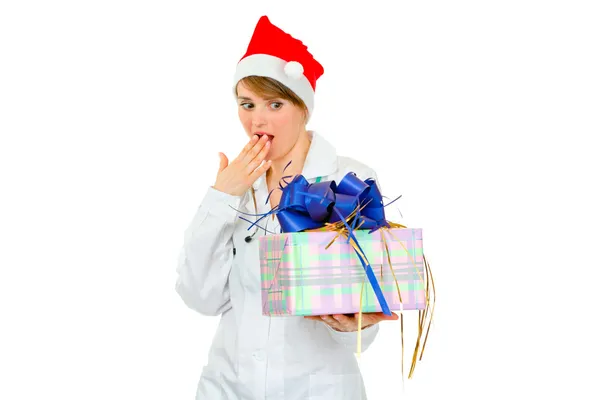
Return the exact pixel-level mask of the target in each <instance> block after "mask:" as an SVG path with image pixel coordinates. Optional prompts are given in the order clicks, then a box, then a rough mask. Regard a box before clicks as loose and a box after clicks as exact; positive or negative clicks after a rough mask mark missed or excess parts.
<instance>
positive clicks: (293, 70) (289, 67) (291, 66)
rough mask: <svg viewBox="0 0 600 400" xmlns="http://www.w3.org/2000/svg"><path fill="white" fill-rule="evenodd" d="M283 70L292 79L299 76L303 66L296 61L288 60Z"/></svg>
mask: <svg viewBox="0 0 600 400" xmlns="http://www.w3.org/2000/svg"><path fill="white" fill-rule="evenodd" d="M283 70H284V71H285V74H286V75H287V76H289V77H290V78H293V79H298V78H300V77H301V76H302V74H303V73H304V67H303V66H302V64H300V63H299V62H298V61H290V62H288V63H287V64H285V68H284V69H283Z"/></svg>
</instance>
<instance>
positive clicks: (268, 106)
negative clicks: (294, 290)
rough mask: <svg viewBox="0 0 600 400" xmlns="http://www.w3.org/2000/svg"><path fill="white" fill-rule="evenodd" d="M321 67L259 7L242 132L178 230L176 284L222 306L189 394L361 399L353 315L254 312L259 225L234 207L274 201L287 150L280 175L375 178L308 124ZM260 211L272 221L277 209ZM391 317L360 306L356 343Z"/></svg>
mask: <svg viewBox="0 0 600 400" xmlns="http://www.w3.org/2000/svg"><path fill="white" fill-rule="evenodd" d="M322 74H323V67H322V66H321V65H320V64H319V63H318V62H317V61H316V60H315V59H314V58H313V57H312V55H311V54H310V53H309V52H308V51H307V48H306V46H304V45H303V44H302V42H300V41H299V40H297V39H294V38H293V37H292V36H290V35H288V34H286V33H285V32H283V31H282V30H281V29H279V28H278V27H276V26H274V25H273V24H271V22H270V21H269V19H268V18H267V17H266V16H263V17H261V18H260V20H259V21H258V24H257V25H256V28H255V31H254V34H253V36H252V39H251V41H250V44H249V46H248V50H247V52H246V54H245V55H244V56H243V57H242V59H241V60H240V61H239V63H238V65H237V68H236V73H235V77H234V93H235V98H236V101H237V106H238V110H239V119H240V122H241V124H242V126H243V128H244V131H245V132H246V134H247V136H248V139H249V140H248V143H247V144H246V146H245V147H244V148H243V149H242V150H241V151H240V153H239V154H237V156H236V157H235V158H233V159H232V160H229V159H228V158H227V157H226V156H225V155H224V154H222V153H220V154H219V156H220V158H221V161H220V166H219V169H218V173H217V177H216V180H215V183H214V185H213V186H211V187H209V188H207V192H206V195H205V197H204V199H203V200H202V202H201V204H200V206H199V208H198V210H197V212H196V214H195V216H194V218H193V219H192V221H191V223H190V225H189V227H188V229H187V230H186V232H185V239H184V245H183V248H182V251H181V256H180V261H179V265H178V268H177V271H178V278H177V284H176V290H177V292H178V293H179V295H180V296H181V298H182V299H183V301H184V302H185V304H187V306H188V307H190V308H192V309H193V310H196V311H197V312H199V313H201V314H203V315H211V316H220V323H219V326H218V329H217V332H216V334H215V336H214V340H213V342H212V346H211V349H210V352H209V360H208V364H207V365H206V366H204V368H203V371H202V375H201V377H200V382H199V384H198V389H197V394H196V399H207V400H220V399H239V400H242V399H244V400H255V399H256V400H257V399H270V400H275V399H278V400H294V399H327V400H337V399H339V400H342V399H344V400H358V399H366V398H367V397H366V394H365V388H364V384H363V380H362V376H361V374H360V370H359V368H358V365H357V362H356V358H355V356H354V350H355V349H356V339H357V329H358V324H357V315H325V316H319V317H269V316H264V315H262V307H261V292H260V287H261V284H260V268H259V258H258V236H260V235H263V234H265V232H264V231H263V230H260V229H254V230H253V231H250V232H248V226H249V224H248V222H246V221H244V220H242V219H240V218H239V216H240V212H243V213H252V214H258V213H265V212H267V211H269V210H270V209H271V208H272V207H275V206H276V205H277V204H278V203H279V199H280V195H281V192H280V191H279V190H278V189H277V188H278V187H279V182H280V180H281V178H282V177H283V176H284V168H285V167H286V165H288V163H289V162H290V161H292V163H291V164H290V165H289V167H288V169H287V170H286V171H285V175H292V176H293V175H297V174H302V175H303V176H304V177H305V178H306V179H307V180H308V182H309V183H313V182H316V181H320V180H335V181H336V182H339V181H340V180H341V179H342V178H343V177H344V175H346V174H347V173H348V172H355V173H356V174H357V176H358V177H359V178H361V179H363V180H365V179H367V178H373V179H376V174H375V171H373V170H372V169H371V168H369V167H368V166H366V165H364V164H362V163H360V162H359V161H356V160H354V159H352V158H349V157H343V156H340V155H338V154H337V153H336V150H335V148H334V147H333V146H332V145H331V144H330V143H329V142H328V141H327V140H326V139H325V138H324V137H323V136H321V135H320V134H318V133H317V132H314V131H309V130H306V124H307V122H308V121H309V119H310V116H311V113H312V110H313V106H314V101H313V99H314V91H315V88H316V81H317V79H318V78H319V77H320V76H321V75H322ZM271 191H272V195H271V197H270V204H265V202H266V200H267V197H268V195H269V193H270V192H271ZM236 210H238V211H236ZM261 222H264V223H263V224H261V225H263V226H264V225H265V224H266V225H267V229H268V230H269V231H270V232H279V223H278V221H277V218H268V221H266V222H265V220H263V221H261ZM266 234H269V232H267V233H266ZM397 318H398V317H397V315H396V314H392V316H386V315H384V314H383V313H370V314H364V315H363V330H362V332H361V336H362V349H363V350H366V349H367V348H368V347H369V345H370V344H371V343H372V342H373V340H374V339H375V337H376V335H377V332H378V329H379V327H378V323H379V322H380V321H382V320H386V319H397Z"/></svg>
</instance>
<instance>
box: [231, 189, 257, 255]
mask: <svg viewBox="0 0 600 400" xmlns="http://www.w3.org/2000/svg"><path fill="white" fill-rule="evenodd" d="M251 189H252V200H254V212H255V213H256V212H258V208H257V206H256V196H255V194H254V188H251ZM255 218H258V217H255ZM257 220H258V219H257ZM257 232H258V225H254V232H253V233H252V234H251V235H248V236H246V238H245V239H244V241H245V242H246V243H250V242H252V240H253V239H254V236H255V235H256V233H257ZM235 254H236V249H235V247H234V248H233V255H234V256H235Z"/></svg>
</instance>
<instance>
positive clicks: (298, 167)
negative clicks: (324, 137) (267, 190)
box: [267, 130, 310, 184]
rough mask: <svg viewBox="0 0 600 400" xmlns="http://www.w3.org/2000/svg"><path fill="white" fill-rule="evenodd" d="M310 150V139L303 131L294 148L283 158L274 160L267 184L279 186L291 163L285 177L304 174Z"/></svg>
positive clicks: (268, 172)
mask: <svg viewBox="0 0 600 400" xmlns="http://www.w3.org/2000/svg"><path fill="white" fill-rule="evenodd" d="M309 148H310V137H309V135H308V132H306V130H303V131H302V132H301V133H300V136H299V137H298V141H297V142H296V144H295V145H294V147H292V149H291V150H290V151H289V152H288V153H287V154H286V155H285V156H283V157H280V158H278V159H276V160H273V161H272V163H271V168H269V170H268V171H267V182H268V183H274V184H277V182H279V180H280V179H281V178H282V177H283V176H284V172H283V170H284V169H285V166H286V165H288V163H289V162H290V161H292V163H291V164H290V166H289V167H288V168H287V169H286V170H285V176H288V175H291V176H294V175H298V174H301V173H302V169H303V168H304V161H305V160H306V156H307V154H308V150H309Z"/></svg>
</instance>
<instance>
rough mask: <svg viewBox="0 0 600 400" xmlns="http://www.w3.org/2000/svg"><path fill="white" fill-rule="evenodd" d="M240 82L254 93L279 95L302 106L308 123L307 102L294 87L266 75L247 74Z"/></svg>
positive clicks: (267, 95) (236, 92) (271, 95)
mask: <svg viewBox="0 0 600 400" xmlns="http://www.w3.org/2000/svg"><path fill="white" fill-rule="evenodd" d="M239 83H243V84H244V86H246V87H247V88H248V90H250V91H251V92H253V93H256V94H257V95H258V96H260V97H263V98H266V97H279V98H281V99H284V100H287V101H289V102H290V103H292V104H293V105H294V106H296V107H298V108H300V109H301V110H303V111H304V122H305V123H306V121H307V118H308V108H307V107H306V104H305V103H304V101H302V99H301V98H300V97H298V95H297V94H296V93H294V91H292V89H290V88H289V87H287V86H285V85H284V84H283V83H281V82H279V81H278V80H275V79H273V78H268V77H266V76H256V75H252V76H247V77H245V78H243V79H240V81H239V82H238V84H239ZM237 87H238V85H235V96H236V97H237V95H238V91H237Z"/></svg>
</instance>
